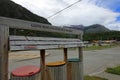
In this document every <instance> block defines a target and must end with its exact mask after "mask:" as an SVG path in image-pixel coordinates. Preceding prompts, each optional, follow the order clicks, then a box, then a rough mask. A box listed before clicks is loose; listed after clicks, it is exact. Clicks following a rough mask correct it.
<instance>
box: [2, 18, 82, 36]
mask: <svg viewBox="0 0 120 80" xmlns="http://www.w3.org/2000/svg"><path fill="white" fill-rule="evenodd" d="M0 24H5V25H8V26H10V28H18V29H29V30H36V31H47V32H58V33H67V34H81V32H82V31H80V30H75V29H70V28H63V27H62V26H52V25H48V24H42V23H37V22H31V21H25V20H19V19H12V18H6V17H0Z"/></svg>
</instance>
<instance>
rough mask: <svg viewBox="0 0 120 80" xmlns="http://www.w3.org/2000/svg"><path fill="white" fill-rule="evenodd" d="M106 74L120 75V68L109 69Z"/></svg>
mask: <svg viewBox="0 0 120 80" xmlns="http://www.w3.org/2000/svg"><path fill="white" fill-rule="evenodd" d="M106 72H108V73H112V74H117V75H120V66H117V67H113V68H107V69H106Z"/></svg>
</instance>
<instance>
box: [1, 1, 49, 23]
mask: <svg viewBox="0 0 120 80" xmlns="http://www.w3.org/2000/svg"><path fill="white" fill-rule="evenodd" d="M0 16H3V17H10V18H16V19H22V20H28V21H33V22H39V23H44V24H50V23H49V22H48V20H47V19H45V18H43V17H40V16H38V15H36V14H33V13H32V12H30V11H29V10H27V9H26V8H24V7H22V6H20V5H19V4H16V3H14V2H12V1H10V0H0Z"/></svg>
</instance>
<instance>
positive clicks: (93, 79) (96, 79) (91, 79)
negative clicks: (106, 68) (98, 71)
mask: <svg viewBox="0 0 120 80" xmlns="http://www.w3.org/2000/svg"><path fill="white" fill-rule="evenodd" d="M84 80H108V79H105V78H100V77H96V76H85V77H84Z"/></svg>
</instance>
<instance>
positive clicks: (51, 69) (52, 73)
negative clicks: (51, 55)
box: [46, 61, 67, 80]
mask: <svg viewBox="0 0 120 80" xmlns="http://www.w3.org/2000/svg"><path fill="white" fill-rule="evenodd" d="M46 66H47V67H46V69H47V74H48V75H47V80H67V72H66V63H65V62H64V61H58V62H50V63H47V64H46ZM49 78H51V79H49Z"/></svg>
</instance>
